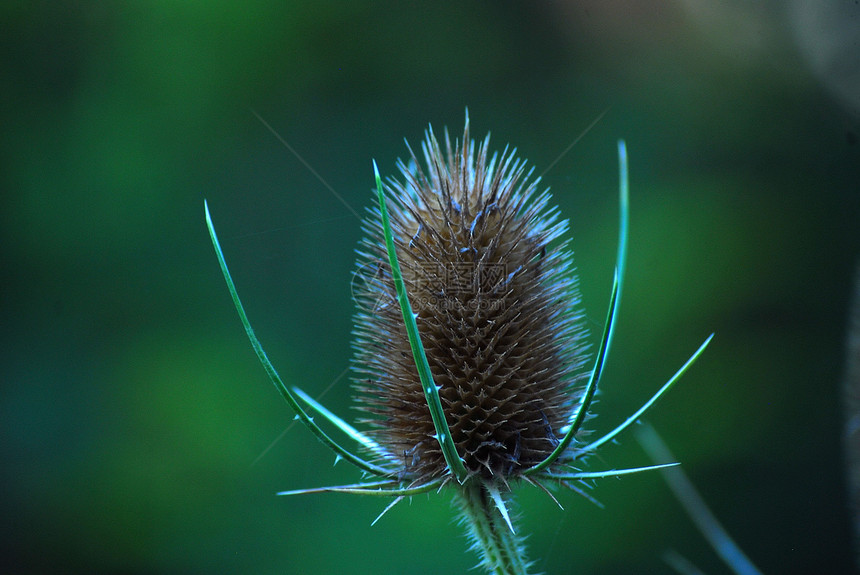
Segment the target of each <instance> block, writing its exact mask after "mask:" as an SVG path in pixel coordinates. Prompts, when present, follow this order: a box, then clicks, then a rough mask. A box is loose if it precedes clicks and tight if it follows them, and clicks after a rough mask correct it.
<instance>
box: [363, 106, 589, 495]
mask: <svg viewBox="0 0 860 575" xmlns="http://www.w3.org/2000/svg"><path fill="white" fill-rule="evenodd" d="M488 145H489V136H488V137H487V138H486V139H484V141H483V142H482V143H481V144H479V145H478V146H477V147H476V145H475V142H474V141H472V140H470V138H469V125H468V120H467V123H466V128H465V131H464V133H463V139H462V141H460V142H455V143H454V144H453V145H452V143H451V140H450V138H449V136H448V134H447V131H446V133H445V151H444V152H443V150H442V149H441V147H440V145H439V142H438V141H437V139H436V137H435V135H434V134H433V131H432V130H428V131H427V134H426V139H425V141H424V142H423V144H422V150H423V155H424V162H425V165H426V170H425V169H424V168H422V167H421V166H420V164H419V161H418V158H416V157H415V154H414V153H413V154H412V157H411V160H410V162H409V163H408V164H405V163H403V162H400V164H399V168H400V171H401V178H402V179H401V180H399V181H397V180H391V181H389V183H388V186H387V191H388V197H389V198H390V199H391V201H390V208H389V210H390V217H391V232H392V235H393V236H394V237H395V238H397V239H396V241H395V245H396V248H397V257H398V259H399V260H400V266H401V269H402V272H403V277H404V281H405V284H406V291H407V293H408V296H409V301H410V302H411V304H412V308H413V311H414V312H415V313H416V322H417V325H418V331H419V332H420V334H421V340H422V343H423V345H424V349H425V351H426V355H427V360H428V363H429V366H430V371H431V372H432V375H433V380H434V382H435V383H436V385H437V386H438V387H439V390H438V391H439V395H440V398H441V402H442V409H443V411H444V413H445V418H446V420H447V423H448V426H449V427H450V430H451V436H452V439H453V442H454V445H455V446H456V449H457V452H458V453H459V454H460V456H461V457H462V459H463V461H464V465H465V467H466V469H467V470H468V473H469V474H470V475H479V476H481V477H482V478H484V479H486V480H491V479H497V480H502V481H505V480H507V479H509V478H511V477H516V476H518V475H519V474H520V473H521V472H522V471H523V470H524V469H527V468H529V467H531V466H532V465H535V464H537V463H539V462H540V461H543V460H544V459H546V457H547V456H549V455H550V453H552V450H553V449H554V448H555V447H556V446H557V445H558V442H559V437H560V436H562V435H564V434H563V433H562V432H561V428H562V427H564V426H565V425H566V424H567V423H568V418H569V417H570V414H571V411H572V408H573V405H574V403H575V401H576V400H577V398H578V396H577V391H581V387H582V386H581V385H578V384H580V383H581V380H582V378H583V365H584V361H585V353H584V349H585V347H586V345H585V337H584V328H583V315H582V313H581V310H580V298H579V295H578V293H577V288H576V280H575V278H574V276H573V270H572V261H571V260H572V258H571V253H570V251H569V250H568V249H567V242H566V241H564V240H561V238H562V236H563V235H564V233H565V232H566V231H567V222H566V221H563V220H560V218H559V216H558V211H557V209H556V208H554V207H550V206H549V205H548V203H549V200H550V194H549V192H548V191H543V192H538V182H539V180H531V181H529V178H528V176H529V175H530V172H528V173H527V172H526V167H525V163H524V162H523V161H521V160H518V159H517V158H516V156H515V155H514V151H509V150H505V151H504V152H503V153H502V154H501V155H496V154H493V155H492V156H491V157H488ZM364 228H365V231H366V237H365V238H364V240H363V241H362V243H361V247H360V250H359V251H360V260H359V271H360V272H361V273H362V274H363V275H364V276H365V281H364V282H363V283H362V284H361V285H360V287H359V289H358V290H356V291H357V293H356V296H357V297H356V300H357V303H358V313H357V316H356V329H355V334H356V339H355V349H356V357H355V366H356V373H357V377H356V383H357V389H358V392H359V396H360V399H361V401H362V404H363V408H364V410H365V411H367V412H369V413H371V414H373V415H374V416H377V417H376V418H372V419H369V420H368V421H369V423H370V424H371V425H372V427H373V429H374V430H375V434H376V435H377V436H378V438H379V443H380V444H381V445H383V446H384V447H386V448H387V449H388V450H389V452H390V453H392V454H395V455H396V457H398V458H400V460H401V461H402V465H403V472H402V473H403V476H404V477H407V478H409V479H414V480H417V481H418V482H420V483H424V482H427V481H429V480H432V479H435V478H439V477H444V476H445V475H446V474H447V473H448V467H447V464H446V461H445V458H444V457H443V454H442V450H441V448H440V445H439V441H438V440H437V439H436V428H435V426H434V423H433V421H432V418H431V416H430V411H429V409H428V406H427V400H426V399H425V396H424V391H423V389H422V385H421V381H420V379H419V375H418V372H417V370H416V368H415V361H414V360H413V357H412V352H411V349H410V343H409V338H408V336H407V332H406V326H405V325H404V321H403V316H402V314H401V309H400V306H399V305H398V303H397V294H396V290H395V287H394V281H393V278H392V274H391V267H390V266H389V262H388V253H387V250H386V245H385V240H384V235H385V234H384V230H383V226H382V218H381V214H380V211H379V209H378V208H377V209H375V210H374V211H373V213H372V214H371V216H370V218H369V219H368V220H366V222H365V226H364ZM559 240H561V241H559ZM368 271H370V272H371V273H368Z"/></svg>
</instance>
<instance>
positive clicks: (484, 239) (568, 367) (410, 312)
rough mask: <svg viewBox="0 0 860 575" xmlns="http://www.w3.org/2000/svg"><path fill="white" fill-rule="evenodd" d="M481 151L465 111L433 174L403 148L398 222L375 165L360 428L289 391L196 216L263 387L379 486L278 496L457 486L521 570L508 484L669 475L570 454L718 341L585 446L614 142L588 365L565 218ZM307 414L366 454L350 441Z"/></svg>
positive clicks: (519, 170) (491, 556) (545, 196)
mask: <svg viewBox="0 0 860 575" xmlns="http://www.w3.org/2000/svg"><path fill="white" fill-rule="evenodd" d="M488 145H489V137H487V138H486V139H484V140H483V142H482V143H481V144H480V145H478V146H477V147H476V144H475V142H473V141H472V140H471V139H470V138H469V122H468V117H467V119H466V128H465V131H464V133H463V140H462V142H460V141H457V142H455V143H454V144H453V145H452V143H451V140H450V138H449V137H448V135H447V132H446V134H445V151H444V152H443V151H442V149H441V147H440V145H439V143H438V141H437V140H436V138H435V136H434V135H433V132H432V130H428V132H427V138H426V140H425V141H424V143H423V145H422V150H423V156H424V162H425V164H426V166H425V167H423V168H422V167H421V166H420V165H419V161H418V159H417V158H416V156H415V154H414V153H412V152H411V150H410V153H411V161H410V162H409V164H405V163H403V162H401V163H400V164H399V167H400V171H401V176H402V179H401V180H399V181H398V180H390V181H389V183H388V185H387V190H388V194H389V196H391V202H390V203H391V206H392V209H391V216H390V217H389V209H388V203H389V202H388V201H386V197H385V192H384V190H383V185H382V181H381V178H380V177H379V174H378V172H377V173H376V186H377V197H378V200H379V208H378V209H375V210H371V214H370V217H369V218H368V219H367V220H366V221H365V222H364V229H365V233H366V236H365V239H364V240H363V241H362V243H361V245H360V248H359V267H358V271H359V273H357V274H356V277H358V278H360V279H361V280H363V281H360V282H357V283H354V289H355V295H356V301H357V304H358V311H357V314H356V323H355V347H356V353H355V373H356V378H355V383H356V388H357V391H358V396H359V400H360V405H361V408H362V409H363V410H364V412H365V423H366V424H368V425H369V427H370V432H369V433H364V432H361V431H359V430H358V429H356V428H355V427H353V426H352V425H350V424H349V423H347V422H346V421H344V420H343V419H341V418H339V417H338V416H336V415H335V414H333V413H332V412H330V411H329V410H327V409H326V408H325V407H323V406H322V405H320V404H319V403H317V401H315V400H314V399H313V398H311V397H310V396H308V395H307V394H305V393H304V392H302V391H301V390H300V389H298V388H295V387H288V386H287V385H285V384H284V382H283V381H282V380H281V378H280V376H279V375H278V373H277V371H276V370H275V368H274V366H273V365H272V364H271V362H269V359H268V357H267V356H266V353H265V352H264V351H263V348H262V346H261V345H260V342H259V340H258V339H257V337H256V335H254V330H253V329H252V328H251V324H250V322H249V321H248V318H247V316H246V314H245V310H244V308H243V306H242V303H241V301H240V300H239V296H238V294H237V292H236V287H235V285H234V284H233V279H232V278H231V276H230V272H229V270H228V269H227V264H226V262H225V260H224V255H223V253H222V251H221V246H220V244H219V243H218V237H217V235H216V234H215V229H214V227H213V225H212V221H211V218H210V216H209V208H208V206H207V207H206V223H207V226H208V228H209V234H210V237H211V239H212V244H213V246H214V247H215V253H216V255H217V257H218V262H219V264H220V266H221V270H222V272H223V274H224V279H225V280H226V281H227V287H228V289H229V291H230V294H231V296H232V297H233V303H234V305H235V306H236V310H237V312H238V313H239V317H240V319H241V320H242V324H243V325H244V327H245V330H246V333H247V334H248V338H249V339H250V341H251V345H252V347H253V348H254V351H255V352H256V353H257V357H258V358H259V359H260V362H261V363H262V365H263V367H264V368H265V370H266V372H267V373H268V375H269V378H270V379H271V380H272V383H274V385H275V387H276V388H277V390H278V391H279V392H280V394H281V395H282V396H283V398H284V399H285V400H286V401H287V403H288V404H289V405H290V407H291V408H292V409H293V411H295V413H296V415H297V417H298V418H299V419H300V420H301V421H302V422H303V423H304V424H305V426H306V427H307V428H308V429H309V430H310V431H311V432H312V433H314V435H316V436H317V437H318V438H319V439H320V441H322V442H323V443H324V444H325V445H327V446H328V447H329V448H331V449H332V450H333V451H334V452H335V453H336V455H337V457H338V458H339V459H345V460H347V461H349V462H350V463H352V464H354V465H355V466H356V467H358V468H359V469H361V470H362V471H363V472H364V473H366V474H368V475H372V476H374V477H376V478H377V480H375V481H366V482H362V483H355V484H351V485H339V486H332V487H320V488H312V489H300V490H294V491H284V492H282V493H281V494H282V495H291V494H297V493H312V492H318V491H339V492H349V493H361V494H368V495H382V496H392V497H394V500H393V502H392V503H391V504H390V505H389V506H388V507H386V508H385V511H387V510H388V509H390V508H391V507H392V506H393V505H394V504H396V503H397V502H398V501H400V500H401V499H403V498H404V497H406V496H409V495H414V494H417V493H423V492H427V491H430V490H433V489H440V488H442V487H444V486H446V485H451V486H453V487H454V489H455V493H456V495H457V501H458V502H459V505H458V509H459V511H460V513H461V518H462V520H463V522H464V523H465V524H466V525H467V532H468V534H469V536H470V538H471V539H472V541H473V544H474V545H473V547H474V548H475V549H477V550H478V551H479V552H480V555H481V564H482V565H483V567H484V568H485V569H486V571H487V572H489V573H494V574H520V575H522V574H525V573H527V572H528V568H529V562H528V561H526V559H525V553H524V550H523V546H522V542H521V540H520V539H519V537H518V536H517V535H516V534H515V533H514V528H513V522H512V521H511V517H510V513H509V512H508V505H509V503H508V502H509V499H510V488H511V482H512V480H518V479H523V480H525V481H527V482H529V483H532V484H534V485H537V486H539V487H542V488H543V489H544V490H545V491H546V492H547V493H550V491H549V489H548V488H549V487H552V485H553V484H561V485H565V486H567V487H570V488H571V489H574V490H575V491H579V490H578V489H577V488H576V487H575V486H574V485H573V482H577V481H583V480H586V479H593V478H598V477H607V476H614V475H622V474H628V473H636V472H639V471H643V470H645V469H655V468H659V467H665V466H666V465H653V466H650V467H639V468H632V469H621V470H618V469H613V470H608V471H591V472H587V471H581V470H579V469H577V468H575V467H574V466H573V463H574V462H576V461H577V460H578V459H581V458H583V457H584V456H586V455H587V454H589V453H591V452H593V451H594V450H596V449H597V448H598V447H600V446H602V445H603V444H605V443H607V442H608V441H610V440H611V439H613V438H614V437H615V436H616V435H618V433H620V432H621V431H623V430H624V429H626V428H627V427H628V426H629V425H630V424H631V423H633V422H634V421H636V420H637V419H638V418H639V416H641V415H642V414H643V413H644V412H645V411H646V410H647V409H648V408H649V407H650V406H651V405H652V404H653V403H654V402H655V401H656V400H657V399H658V398H659V397H660V396H661V395H662V394H663V393H665V392H666V390H668V389H669V387H671V386H672V384H674V383H675V382H676V381H677V380H678V379H679V378H680V377H681V375H682V374H683V373H684V372H685V371H686V370H687V368H689V367H690V365H692V363H693V362H694V361H695V360H696V359H697V358H698V357H699V355H700V354H701V353H702V351H704V349H705V347H706V346H707V344H708V342H709V341H710V337H709V338H708V339H707V340H705V342H704V343H703V344H702V345H701V346H700V347H699V349H698V350H697V351H696V352H695V353H694V354H693V355H692V356H691V357H690V359H689V360H687V362H686V363H685V364H684V365H683V366H682V367H681V368H680V369H679V370H678V371H677V372H676V373H675V375H674V376H672V377H671V378H670V379H669V381H668V382H667V383H666V384H664V385H663V387H661V388H660V390H659V391H657V393H655V394H654V396H653V397H652V398H651V399H650V400H649V401H648V402H646V403H645V405H643V406H642V407H641V408H640V409H639V410H637V411H636V412H635V413H633V414H632V415H631V416H630V417H629V418H627V419H626V420H625V421H624V422H623V423H621V424H620V425H618V426H617V427H616V428H615V429H613V430H612V431H610V432H609V433H606V434H605V435H603V436H602V437H600V438H599V439H597V440H594V441H591V442H590V443H588V444H581V443H577V442H576V441H575V439H576V438H577V436H578V434H580V433H581V431H582V425H583V423H584V422H585V421H586V419H587V416H588V414H589V408H590V406H591V403H592V400H593V398H594V394H595V392H596V391H597V387H598V384H599V381H600V376H601V373H602V372H603V366H604V364H605V362H606V358H607V356H608V353H609V347H610V342H611V340H612V333H613V329H614V325H615V317H616V315H617V311H618V305H619V301H620V294H621V285H622V279H623V276H624V261H625V253H626V245H627V211H628V210H627V160H626V150H625V147H624V143H623V142H619V160H620V176H621V178H620V179H621V186H620V190H621V192H620V198H621V211H620V213H621V218H620V226H619V241H618V245H619V247H618V255H617V263H616V273H615V279H614V282H613V286H612V293H611V297H610V304H609V312H608V314H607V319H606V324H605V325H604V328H603V334H602V336H601V338H600V343H599V346H598V348H597V351H596V354H595V356H596V357H595V361H594V365H593V367H592V368H591V369H590V370H588V371H587V372H586V373H583V366H584V361H585V353H584V350H585V348H586V344H585V330H584V328H583V316H582V313H581V311H580V309H579V296H578V293H577V287H576V280H575V278H574V276H573V270H572V263H571V255H570V252H569V250H568V249H567V244H566V240H564V238H563V237H562V236H563V235H564V233H565V232H566V231H567V223H566V222H565V221H563V220H561V219H560V218H559V215H558V211H557V209H556V208H555V207H551V206H550V205H549V201H550V195H549V192H548V191H543V192H539V191H538V189H537V186H538V180H531V181H529V176H530V174H531V172H526V169H525V164H524V162H522V161H521V160H518V159H517V158H516V157H515V154H514V152H513V151H508V150H507V149H506V150H505V151H504V152H502V153H501V154H500V155H497V154H493V155H490V156H488ZM375 168H376V166H375V164H374V169H375ZM586 377H587V381H585V379H586ZM315 416H316V417H318V419H319V420H320V421H325V422H327V423H328V424H329V425H331V426H333V427H334V428H335V429H337V430H338V431H340V432H342V433H343V434H344V435H345V436H346V437H347V438H349V439H350V440H353V441H355V442H357V443H358V444H359V445H360V446H361V448H362V450H363V451H364V452H368V453H370V454H371V457H370V458H369V459H365V458H363V457H362V456H360V455H358V454H356V453H353V452H352V451H350V450H348V449H346V448H344V447H343V446H342V445H341V444H340V443H339V442H338V441H336V440H334V439H332V437H331V436H330V435H329V433H328V432H326V431H325V430H324V429H322V427H320V425H319V423H317V421H316V420H315ZM668 465H672V464H668ZM550 496H551V497H553V499H555V497H554V496H552V495H550ZM385 511H383V514H384V513H385ZM380 516H381V515H380ZM377 519H378V518H377Z"/></svg>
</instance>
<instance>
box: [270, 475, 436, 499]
mask: <svg viewBox="0 0 860 575" xmlns="http://www.w3.org/2000/svg"><path fill="white" fill-rule="evenodd" d="M443 482H444V480H443V479H437V480H435V481H431V482H430V483H425V484H424V485H418V486H415V487H399V486H398V485H399V484H398V483H397V482H396V481H375V482H373V483H353V484H350V485H332V486H330V487H311V488H309V489H293V490H290V491H280V492H278V493H276V494H275V495H307V494H308V493H356V494H359V495H377V496H380V497H410V496H412V495H420V494H422V493H427V492H428V491H433V490H434V489H438V488H439V486H441V485H442V483H443Z"/></svg>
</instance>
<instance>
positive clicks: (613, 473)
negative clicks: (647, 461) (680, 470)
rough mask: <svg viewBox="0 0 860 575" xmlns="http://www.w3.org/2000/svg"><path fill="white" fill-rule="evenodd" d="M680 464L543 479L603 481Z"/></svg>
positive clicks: (550, 475)
mask: <svg viewBox="0 0 860 575" xmlns="http://www.w3.org/2000/svg"><path fill="white" fill-rule="evenodd" d="M676 465H681V464H680V463H660V464H657V465H646V466H645V467H630V468H627V469H609V470H607V471H577V472H576V473H547V474H546V475H544V476H543V479H562V480H565V481H574V480H576V481H580V480H583V479H601V478H603V477H618V476H621V475H631V474H633V473H641V472H643V471H653V470H655V469H663V468H665V467H675V466H676Z"/></svg>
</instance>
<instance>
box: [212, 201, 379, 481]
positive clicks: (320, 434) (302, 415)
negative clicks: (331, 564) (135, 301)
mask: <svg viewBox="0 0 860 575" xmlns="http://www.w3.org/2000/svg"><path fill="white" fill-rule="evenodd" d="M203 206H204V208H205V210H206V227H207V228H209V237H210V238H211V239H212V245H213V246H214V248H215V255H216V256H217V258H218V264H219V265H220V266H221V273H222V274H223V275H224V280H225V281H226V282H227V289H228V290H229V291H230V296H231V297H232V298H233V305H234V306H235V307H236V312H238V314H239V319H240V320H241V321H242V326H243V327H244V328H245V333H246V334H247V335H248V339H249V340H250V341H251V347H253V348H254V353H256V354H257V358H258V359H259V360H260V363H261V364H262V365H263V369H265V370H266V374H268V376H269V379H270V380H271V381H272V383H273V384H274V385H275V388H276V389H277V390H278V391H279V392H280V394H281V396H282V397H283V398H284V399H285V400H286V402H287V404H288V405H289V406H290V407H291V408H292V409H293V411H295V412H296V415H297V416H298V417H299V419H300V420H301V422H302V423H304V424H305V427H307V428H308V429H310V430H311V433H313V434H314V435H316V436H317V438H318V439H319V440H320V441H322V442H323V444H325V445H327V446H328V447H329V448H331V449H332V451H334V452H335V453H336V454H337V455H339V456H341V457H343V458H344V459H346V460H347V461H349V462H350V463H352V464H353V465H355V466H356V467H358V468H360V469H362V470H364V471H367V472H368V473H371V474H373V475H376V476H378V477H391V476H392V475H393V473H394V472H392V471H390V470H388V469H384V468H382V467H379V466H378V465H374V464H373V463H370V462H367V461H365V460H363V459H361V458H360V457H358V456H357V455H354V454H352V453H350V452H349V451H347V450H346V449H344V448H343V447H341V446H340V445H339V444H338V443H336V442H335V441H334V440H333V439H331V438H330V437H329V436H328V435H326V433H325V432H324V431H323V430H322V429H320V428H319V426H317V424H316V423H314V420H313V418H312V417H310V416H309V415H308V414H307V412H306V411H305V410H304V409H302V406H301V405H299V402H298V401H296V398H295V397H294V396H293V394H292V392H291V391H290V390H289V389H288V388H287V386H286V385H284V382H283V381H282V380H281V376H280V375H278V372H277V370H276V369H275V366H273V365H272V362H271V361H269V358H268V356H267V355H266V352H265V350H264V349H263V346H262V345H261V344H260V341H259V340H258V339H257V336H256V334H254V329H253V328H252V327H251V322H250V321H249V320H248V316H247V314H246V313H245V307H244V306H243V305H242V301H241V300H240V299H239V293H238V292H237V291H236V285H235V284H234V283H233V278H232V277H231V275H230V270H229V269H227V262H226V260H225V259H224V253H223V252H222V251H221V244H220V243H219V242H218V235H217V234H216V233H215V226H214V225H213V224H212V217H211V216H210V215H209V204H208V203H207V202H206V201H205V200H204V201H203Z"/></svg>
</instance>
